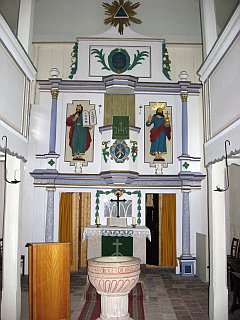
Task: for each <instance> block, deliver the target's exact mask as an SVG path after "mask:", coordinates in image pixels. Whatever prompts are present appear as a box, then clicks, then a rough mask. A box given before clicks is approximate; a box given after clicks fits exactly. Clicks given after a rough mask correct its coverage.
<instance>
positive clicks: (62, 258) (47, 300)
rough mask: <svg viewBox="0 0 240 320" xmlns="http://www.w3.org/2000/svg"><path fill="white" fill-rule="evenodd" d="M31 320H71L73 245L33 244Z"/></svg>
mask: <svg viewBox="0 0 240 320" xmlns="http://www.w3.org/2000/svg"><path fill="white" fill-rule="evenodd" d="M29 313H30V319H31V320H46V319H48V320H60V319H61V320H70V244H69V243H33V244H30V245H29Z"/></svg>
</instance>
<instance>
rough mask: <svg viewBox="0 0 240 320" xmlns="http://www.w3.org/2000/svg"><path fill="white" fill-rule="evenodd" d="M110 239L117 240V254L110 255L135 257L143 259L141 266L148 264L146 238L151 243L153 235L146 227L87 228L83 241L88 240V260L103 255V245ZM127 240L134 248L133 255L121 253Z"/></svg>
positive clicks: (115, 243)
mask: <svg viewBox="0 0 240 320" xmlns="http://www.w3.org/2000/svg"><path fill="white" fill-rule="evenodd" d="M102 237H104V238H102ZM108 237H115V239H116V240H114V241H115V242H114V245H115V246H116V253H115V254H109V255H133V256H134V257H137V258H140V259H141V264H145V263H146V238H147V239H148V240H149V241H151V233H150V230H149V229H148V228H147V227H145V226H136V228H133V227H130V226H129V227H126V228H119V227H107V226H100V227H96V226H89V227H87V228H85V229H84V231H83V236H82V239H83V240H88V247H87V259H90V258H95V257H100V256H102V255H103V253H104V252H103V251H104V248H102V244H104V243H106V241H107V240H106V239H107V238H108ZM126 240H127V241H128V243H129V245H130V246H131V247H132V251H131V250H130V252H131V253H132V254H131V253H130V254H129V253H128V254H121V253H120V251H121V250H123V245H125V246H126ZM131 243H132V244H131ZM107 247H108V246H107ZM127 252H129V250H127Z"/></svg>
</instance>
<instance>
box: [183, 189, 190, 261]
mask: <svg viewBox="0 0 240 320" xmlns="http://www.w3.org/2000/svg"><path fill="white" fill-rule="evenodd" d="M189 193H190V190H187V191H186V190H183V192H182V255H181V258H191V257H192V256H191V254H190V209H189Z"/></svg>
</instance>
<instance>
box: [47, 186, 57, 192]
mask: <svg viewBox="0 0 240 320" xmlns="http://www.w3.org/2000/svg"><path fill="white" fill-rule="evenodd" d="M46 190H47V191H56V188H55V187H54V186H49V187H46Z"/></svg>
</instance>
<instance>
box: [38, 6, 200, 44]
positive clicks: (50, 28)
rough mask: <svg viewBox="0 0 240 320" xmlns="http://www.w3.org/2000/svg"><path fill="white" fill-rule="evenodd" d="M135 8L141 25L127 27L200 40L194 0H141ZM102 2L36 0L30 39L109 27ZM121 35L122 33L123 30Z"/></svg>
mask: <svg viewBox="0 0 240 320" xmlns="http://www.w3.org/2000/svg"><path fill="white" fill-rule="evenodd" d="M140 3H141V5H140V6H139V7H138V8H137V9H136V10H135V11H136V13H137V15H136V17H137V18H139V19H140V20H142V24H139V25H136V24H133V23H131V28H132V29H133V30H134V31H136V32H138V33H141V34H143V35H145V36H149V35H151V36H155V37H158V38H162V39H166V40H167V42H175V43H201V42H202V41H201V27H200V13H199V5H198V1H192V0H181V1H175V0H168V1H165V0H143V1H141V2H140ZM104 11H105V9H104V8H103V6H102V3H101V2H99V1H95V0H81V1H78V0H71V2H69V1H67V0H51V1H48V0H39V1H36V8H35V21H34V29H33V33H34V35H33V41H34V42H40V41H41V42H46V41H48V42H56V41H57V42H61V41H71V42H72V41H75V39H76V37H77V36H93V35H95V36H96V35H99V34H101V33H102V32H104V31H106V30H108V29H109V25H105V24H104V22H103V21H104V19H105V18H106V15H105V14H104ZM123 36H124V33H123Z"/></svg>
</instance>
